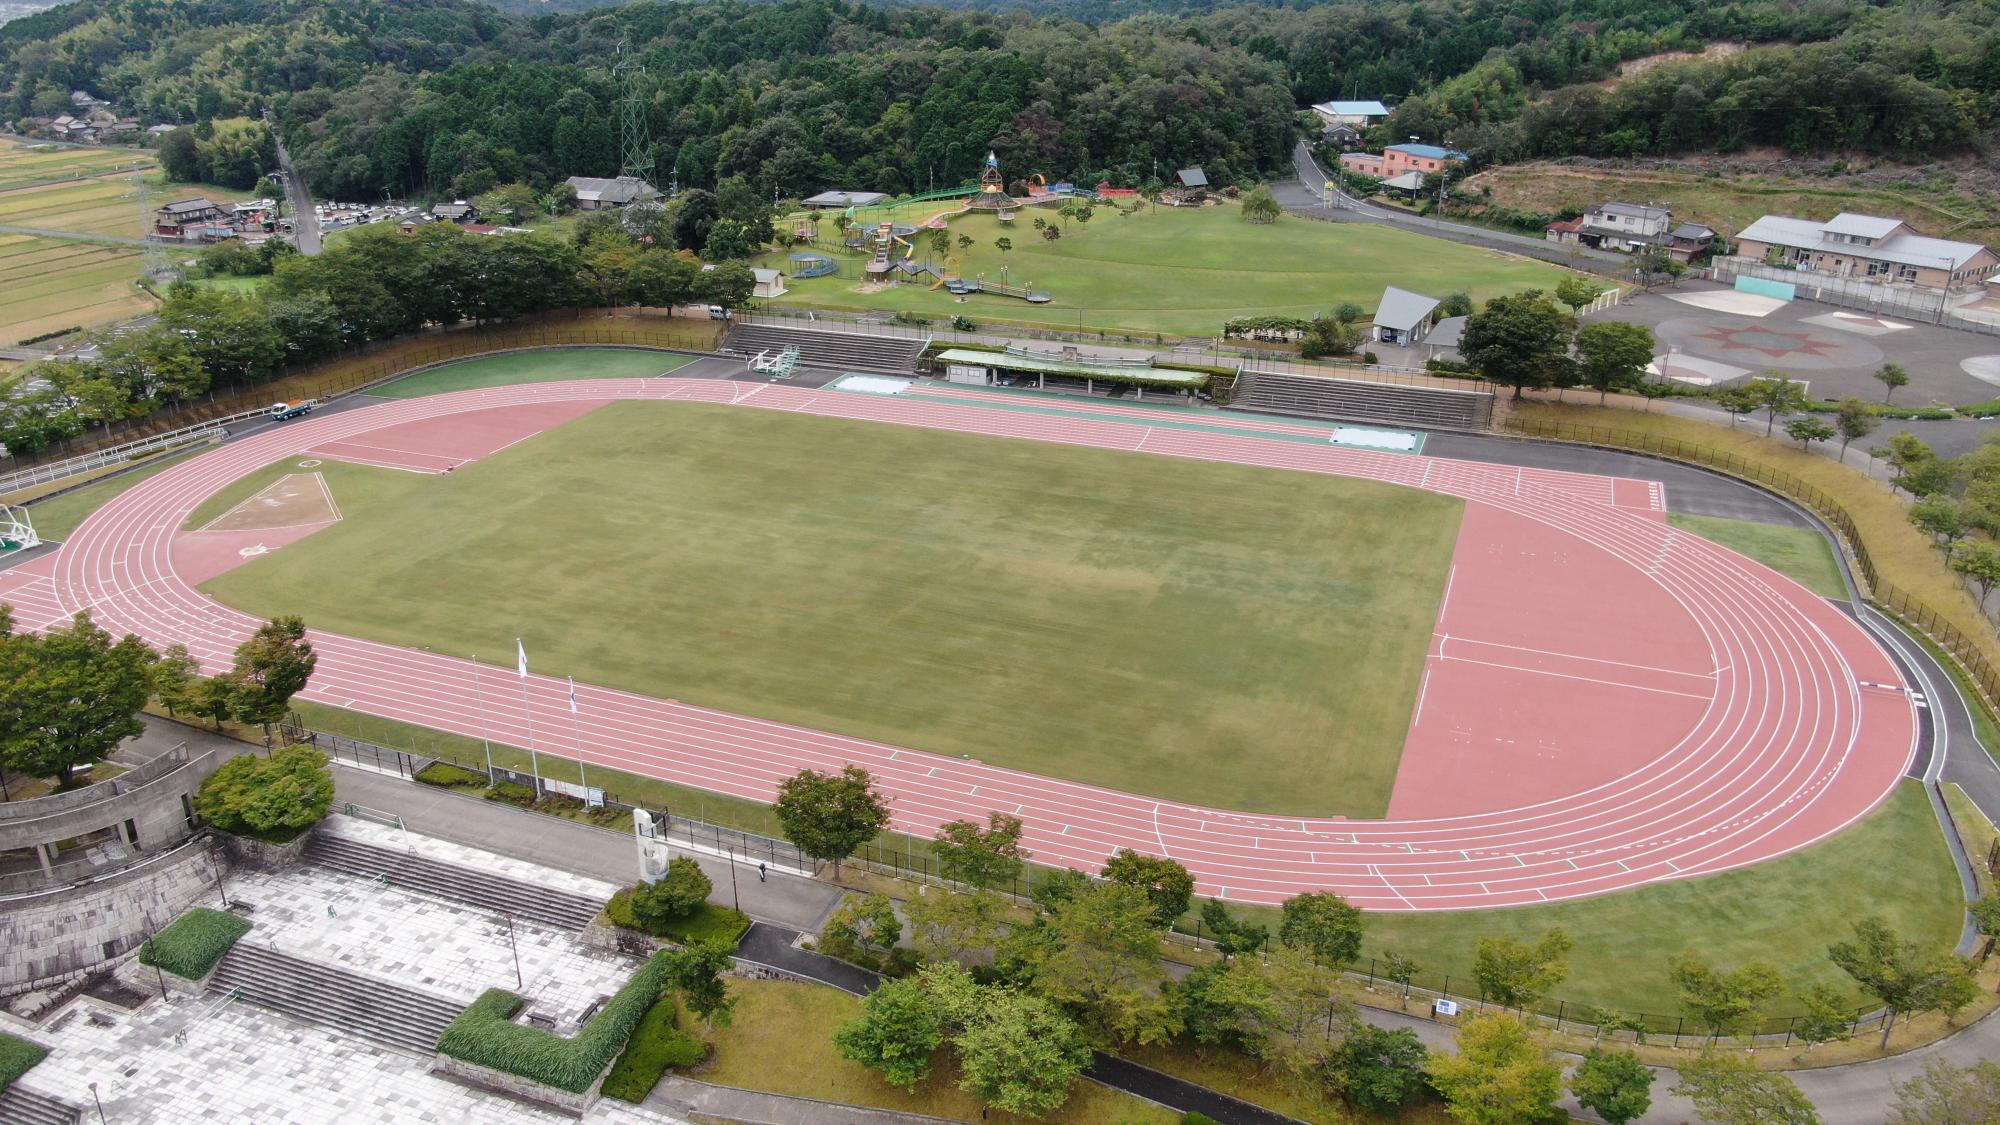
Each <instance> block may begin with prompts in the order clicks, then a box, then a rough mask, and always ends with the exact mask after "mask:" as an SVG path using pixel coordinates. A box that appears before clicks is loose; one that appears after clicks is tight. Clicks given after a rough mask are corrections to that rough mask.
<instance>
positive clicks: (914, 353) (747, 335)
mask: <svg viewBox="0 0 2000 1125" xmlns="http://www.w3.org/2000/svg"><path fill="white" fill-rule="evenodd" d="M726 343H727V346H728V347H729V348H730V349H731V350H732V351H736V352H739V353H741V354H743V355H756V354H757V353H758V352H769V353H771V354H773V355H775V354H777V353H779V352H781V351H783V350H784V349H786V348H791V347H795V348H797V349H799V362H800V363H801V364H802V365H804V366H806V367H818V368H829V369H834V370H839V371H873V372H880V373H883V374H888V375H912V374H915V373H916V370H917V359H918V357H920V356H921V355H922V354H923V350H924V342H923V341H922V340H913V339H909V338H907V337H901V336H869V335H865V334H863V333H859V332H829V331H825V330H822V329H817V328H788V327H782V326H779V325H776V324H755V323H752V324H738V325H737V326H736V327H735V328H733V329H731V330H730V333H729V339H728V340H727V341H726Z"/></svg>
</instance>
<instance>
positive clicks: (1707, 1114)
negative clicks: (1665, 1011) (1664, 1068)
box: [1673, 1051, 1819, 1125]
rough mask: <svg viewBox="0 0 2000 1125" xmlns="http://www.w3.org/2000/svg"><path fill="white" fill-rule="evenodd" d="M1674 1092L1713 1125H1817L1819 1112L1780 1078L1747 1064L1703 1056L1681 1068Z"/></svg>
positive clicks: (1715, 1054) (1794, 1085) (1708, 1053)
mask: <svg viewBox="0 0 2000 1125" xmlns="http://www.w3.org/2000/svg"><path fill="white" fill-rule="evenodd" d="M1680 1073H1681V1080H1680V1083H1679V1084H1678V1085H1676V1086H1675V1087H1674V1089H1673V1092H1674V1093H1675V1094H1677V1095H1679V1096H1681V1097H1684V1098H1686V1099H1688V1100H1689V1101H1691V1102H1693V1103H1694V1108H1695V1112H1697V1113H1699V1114H1701V1119H1702V1120H1703V1121H1713V1122H1716V1123H1717V1125H1819V1111H1818V1110H1816V1109H1814V1108H1813V1104H1812V1102H1811V1101H1810V1100H1808V1099H1807V1098H1806V1096H1805V1093H1804V1092H1803V1091H1801V1090H1800V1089H1799V1084H1798V1083H1796V1082H1794V1081H1792V1080H1791V1079H1790V1078H1788V1077H1786V1076H1785V1075H1783V1074H1774V1073H1772V1072H1770V1071H1765V1070H1758V1069H1757V1067H1756V1065H1755V1064H1754V1063H1752V1062H1750V1060H1748V1059H1744V1058H1739V1057H1737V1056H1735V1055H1725V1054H1722V1053H1720V1052H1718V1051H1703V1052H1702V1054H1701V1057H1700V1058H1698V1059H1696V1060H1695V1061H1693V1062H1691V1063H1688V1064H1687V1065H1685V1066H1683V1067H1681V1068H1680Z"/></svg>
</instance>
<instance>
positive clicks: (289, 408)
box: [271, 398, 319, 422]
mask: <svg viewBox="0 0 2000 1125" xmlns="http://www.w3.org/2000/svg"><path fill="white" fill-rule="evenodd" d="M318 402H319V400H318V399H313V398H308V399H302V400H300V401H298V402H274V403H272V404H271V421H273V422H282V421H284V420H285V419H287V418H298V417H301V416H303V415H306V414H311V413H312V412H313V406H314V405H315V404H317V403H318Z"/></svg>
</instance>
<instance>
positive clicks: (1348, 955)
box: [1278, 891, 1362, 969]
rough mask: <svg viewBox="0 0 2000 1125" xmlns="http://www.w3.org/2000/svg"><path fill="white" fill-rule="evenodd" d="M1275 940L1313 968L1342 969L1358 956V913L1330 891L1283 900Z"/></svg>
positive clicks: (1360, 921) (1360, 923)
mask: <svg viewBox="0 0 2000 1125" xmlns="http://www.w3.org/2000/svg"><path fill="white" fill-rule="evenodd" d="M1282 910H1283V920H1282V921H1280V922H1279V923H1278V940H1279V941H1280V942H1282V943H1283V944H1284V945H1285V946H1286V947H1287V948H1289V949H1296V950H1298V951H1299V952H1301V953H1303V954H1305V955H1306V956H1308V957H1310V958H1312V960H1313V963H1314V964H1316V965H1325V966H1327V967H1328V968H1331V969H1345V968H1347V967H1348V966H1349V965H1352V964H1354V962H1355V961H1356V960H1358V959H1359V958H1360V956H1361V927H1362V919H1361V911H1360V910H1358V909H1356V908H1355V907H1354V906H1353V905H1352V904H1350V903H1349V902H1348V901H1347V900H1346V899H1344V898H1342V897H1340V896H1339V895H1337V894H1335V893H1333V892H1332V891H1314V892H1311V893H1308V894H1302V895H1293V896H1292V897H1291V898H1288V899H1286V900H1285V905H1284V907H1283V908H1282Z"/></svg>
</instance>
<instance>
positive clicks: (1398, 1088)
mask: <svg viewBox="0 0 2000 1125" xmlns="http://www.w3.org/2000/svg"><path fill="white" fill-rule="evenodd" d="M1429 1061H1430V1052H1429V1051H1428V1050H1425V1049H1424V1045H1423V1043H1422V1042H1421V1041H1419V1040H1418V1039H1417V1033H1416V1032H1414V1031H1411V1030H1410V1029H1409V1028H1407V1027H1405V1028H1398V1029H1397V1030H1395V1031H1390V1030H1389V1029H1388V1028H1383V1027H1376V1026H1374V1025H1373V1024H1366V1023H1364V1024H1362V1025H1360V1026H1359V1027H1356V1028H1355V1029H1354V1030H1353V1031H1351V1032H1349V1033H1348V1035H1347V1038H1346V1039H1344V1040H1342V1041H1341V1043H1340V1046H1339V1047H1338V1048H1337V1049H1336V1050H1335V1051H1334V1057H1333V1065H1334V1067H1335V1068H1336V1069H1337V1070H1338V1071H1339V1073H1340V1075H1341V1077H1342V1079H1343V1080H1344V1081H1343V1082H1342V1088H1343V1089H1344V1090H1345V1091H1346V1094H1347V1098H1348V1100H1349V1101H1351V1102H1353V1103H1354V1104H1355V1106H1357V1107H1358V1108H1360V1109H1362V1110H1365V1111H1366V1112H1368V1113H1373V1114H1379V1115H1382V1116H1385V1117H1386V1116H1389V1115H1391V1114H1394V1113H1396V1112H1397V1111H1398V1110H1400V1109H1402V1108H1403V1107H1404V1106H1406V1105H1409V1104H1410V1103H1411V1102H1413V1101H1415V1100H1416V1099H1417V1098H1418V1096H1420V1095H1421V1094H1422V1093H1423V1092H1424V1088H1425V1087H1426V1086H1428V1085H1429V1083H1430V1080H1429V1077H1428V1076H1427V1075H1426V1074H1425V1072H1424V1064H1425V1063H1427V1062H1429Z"/></svg>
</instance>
